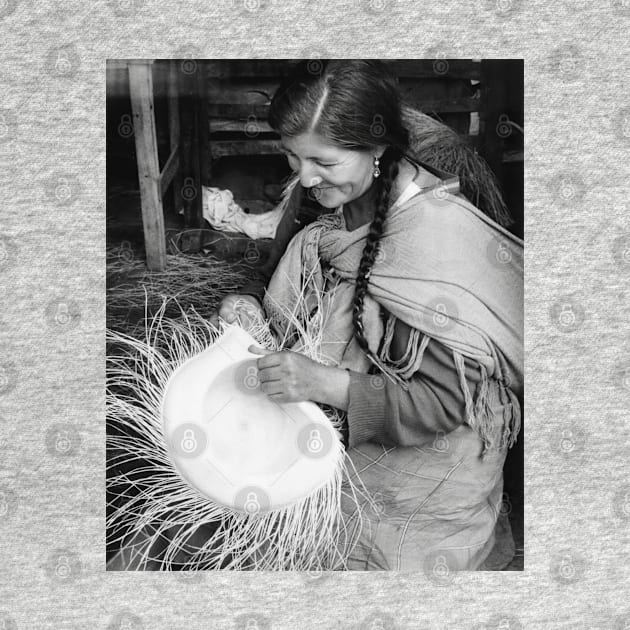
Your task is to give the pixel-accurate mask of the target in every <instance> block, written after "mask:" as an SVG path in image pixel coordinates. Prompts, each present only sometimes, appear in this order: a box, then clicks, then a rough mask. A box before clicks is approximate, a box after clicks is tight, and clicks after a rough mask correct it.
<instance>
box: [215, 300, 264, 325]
mask: <svg viewBox="0 0 630 630" xmlns="http://www.w3.org/2000/svg"><path fill="white" fill-rule="evenodd" d="M262 314H263V309H262V306H261V305H260V302H259V301H258V300H257V299H256V298H255V297H252V296H251V295H241V294H238V293H229V294H228V295H226V296H225V297H224V298H223V299H222V300H221V303H220V304H219V308H218V309H217V312H216V313H214V315H212V317H210V322H211V323H212V324H214V325H215V326H218V325H219V318H221V319H223V320H225V321H226V322H227V323H228V324H233V323H234V322H236V321H237V320H238V321H239V322H240V324H241V326H243V327H247V325H248V324H249V323H250V321H251V320H252V319H253V318H256V317H258V316H260V315H262Z"/></svg>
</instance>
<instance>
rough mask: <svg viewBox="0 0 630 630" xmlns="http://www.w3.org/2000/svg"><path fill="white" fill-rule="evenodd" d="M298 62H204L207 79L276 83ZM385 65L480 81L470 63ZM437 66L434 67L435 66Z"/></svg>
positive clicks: (403, 73) (408, 72) (399, 71)
mask: <svg viewBox="0 0 630 630" xmlns="http://www.w3.org/2000/svg"><path fill="white" fill-rule="evenodd" d="M297 61H299V60H298V59H262V60H250V59H247V60H226V61H222V60H219V61H210V62H206V73H207V76H208V77H209V78H214V79H235V78H249V77H257V78H259V79H262V78H270V79H277V78H278V77H279V76H280V74H281V72H282V71H283V70H284V71H286V70H287V69H288V68H289V67H290V66H291V65H293V64H295V63H296V62H297ZM385 61H386V63H387V65H388V66H389V67H390V68H391V69H392V70H393V72H394V74H396V75H397V76H399V77H410V78H416V79H423V78H424V79H431V78H436V77H448V78H450V79H479V78H480V76H481V64H480V62H479V61H473V60H472V59H400V60H397V59H387V60H385ZM436 62H437V63H436Z"/></svg>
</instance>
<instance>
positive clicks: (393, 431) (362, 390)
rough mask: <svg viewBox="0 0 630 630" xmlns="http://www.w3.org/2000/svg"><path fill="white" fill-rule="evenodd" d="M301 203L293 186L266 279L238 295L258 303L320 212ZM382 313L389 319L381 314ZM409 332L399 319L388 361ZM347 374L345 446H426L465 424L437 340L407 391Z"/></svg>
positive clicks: (453, 376) (451, 370)
mask: <svg viewBox="0 0 630 630" xmlns="http://www.w3.org/2000/svg"><path fill="white" fill-rule="evenodd" d="M303 198H304V189H303V188H302V187H301V186H300V185H299V184H298V185H297V186H296V187H295V189H294V191H293V194H292V196H291V199H290V202H289V204H288V206H287V209H286V212H285V214H284V216H283V218H282V220H281V222H280V224H279V225H278V229H277V231H276V237H275V240H274V246H273V249H272V252H271V254H270V256H269V259H268V261H267V262H266V264H265V265H264V266H263V267H262V269H260V271H261V272H262V274H263V275H264V276H265V278H264V279H260V280H256V281H252V282H250V283H249V284H248V285H246V286H245V287H243V288H242V289H241V291H240V292H241V293H244V294H247V295H251V296H253V297H256V298H257V299H258V300H259V301H261V302H262V297H263V294H264V291H265V286H266V283H267V282H268V280H269V278H271V276H272V274H273V271H274V269H275V267H276V265H277V263H278V261H279V260H280V258H281V257H282V254H283V253H284V250H285V249H286V247H287V245H288V243H289V241H290V240H291V238H292V237H293V236H294V235H295V234H296V233H297V232H298V231H299V230H301V229H302V228H303V227H304V226H306V225H307V224H309V223H310V222H312V221H313V220H315V219H316V218H317V214H319V213H321V211H322V210H321V209H319V210H317V211H313V210H311V211H310V212H309V208H308V206H307V205H304V204H303ZM324 212H326V210H325V209H324ZM383 314H384V315H388V314H387V313H386V312H385V311H384V312H383ZM409 332H410V328H409V326H407V325H406V324H404V323H403V322H402V321H400V320H398V321H397V322H396V326H395V328H394V336H393V339H392V343H391V346H390V356H391V357H392V358H393V359H397V358H399V357H400V356H402V354H403V353H404V351H405V348H406V347H407V341H408V338H409ZM465 368H466V380H467V383H468V387H469V388H470V390H471V391H472V392H474V391H475V388H476V387H477V384H478V382H479V381H480V374H479V370H478V368H477V367H476V366H475V365H474V364H473V363H472V362H469V361H468V360H466V361H465ZM349 373H350V387H349V392H348V400H349V406H348V427H347V435H346V436H345V437H346V443H347V445H348V446H350V447H352V446H355V445H357V444H360V443H362V442H366V441H374V442H378V443H382V444H389V445H401V446H411V445H414V444H417V443H420V442H426V437H427V435H435V436H436V438H439V437H440V435H441V434H446V433H448V432H450V431H453V430H454V429H456V428H457V427H458V426H459V425H460V424H462V423H463V422H464V418H465V400H464V395H463V393H462V391H461V385H460V382H459V378H458V375H457V371H456V368H455V363H454V360H453V356H452V354H451V352H450V350H449V349H448V348H446V347H445V346H444V345H443V344H441V343H439V342H438V341H436V340H433V339H432V340H431V341H430V342H429V344H428V346H427V347H426V350H425V351H424V355H423V359H422V363H421V365H420V368H419V370H418V371H417V372H416V373H415V374H414V375H413V376H412V378H411V379H410V381H409V383H408V389H407V391H405V390H403V388H402V387H400V386H399V385H396V384H395V383H392V382H391V381H389V380H388V379H387V378H379V379H375V378H374V374H369V373H368V374H364V373H361V372H353V371H350V372H349Z"/></svg>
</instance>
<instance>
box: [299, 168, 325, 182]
mask: <svg viewBox="0 0 630 630" xmlns="http://www.w3.org/2000/svg"><path fill="white" fill-rule="evenodd" d="M299 172H300V184H302V186H303V187H304V188H312V187H313V186H318V185H319V184H321V183H322V182H323V181H324V180H323V179H322V178H321V177H320V176H319V175H317V173H315V171H314V170H313V167H312V166H309V165H308V164H304V163H303V164H302V165H301V166H300V171H299Z"/></svg>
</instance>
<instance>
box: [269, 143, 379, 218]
mask: <svg viewBox="0 0 630 630" xmlns="http://www.w3.org/2000/svg"><path fill="white" fill-rule="evenodd" d="M280 140H281V147H282V151H283V152H284V153H285V154H286V155H287V157H288V159H289V165H290V166H291V168H292V169H293V170H294V171H295V172H296V173H298V174H299V176H300V183H301V184H302V186H304V187H305V188H311V189H312V192H311V194H312V196H313V197H314V198H315V199H316V200H317V201H318V202H319V203H320V204H321V205H322V206H324V207H325V208H336V207H337V206H339V205H341V204H345V203H348V202H350V201H352V200H353V199H357V198H358V197H360V196H361V195H363V194H364V193H365V192H366V191H367V190H368V189H369V188H370V186H371V185H372V182H373V180H374V177H373V172H374V156H378V157H380V156H381V155H382V154H383V152H384V151H385V147H382V148H381V147H379V149H378V150H374V151H373V152H367V151H353V150H349V149H343V148H341V147H336V146H333V145H332V144H328V143H327V142H326V141H325V139H324V138H323V137H322V136H320V135H319V134H317V133H313V132H309V133H305V134H302V135H300V136H296V137H293V138H289V137H287V136H281V139H280Z"/></svg>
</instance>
